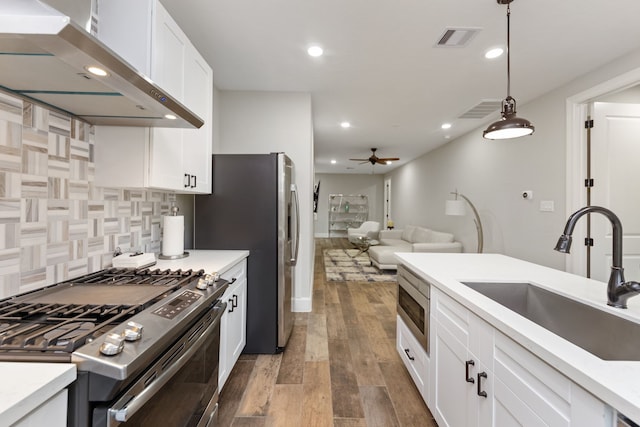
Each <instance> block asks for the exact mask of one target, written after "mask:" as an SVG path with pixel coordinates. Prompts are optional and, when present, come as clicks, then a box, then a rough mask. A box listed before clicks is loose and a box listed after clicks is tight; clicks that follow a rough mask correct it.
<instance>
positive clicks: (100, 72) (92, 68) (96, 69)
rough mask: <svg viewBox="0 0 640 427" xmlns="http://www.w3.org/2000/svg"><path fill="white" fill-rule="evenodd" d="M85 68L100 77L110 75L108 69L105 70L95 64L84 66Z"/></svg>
mask: <svg viewBox="0 0 640 427" xmlns="http://www.w3.org/2000/svg"><path fill="white" fill-rule="evenodd" d="M84 69H85V70H87V71H88V72H90V73H91V74H93V75H95V76H99V77H106V76H108V75H109V73H108V72H107V70H105V69H104V68H100V67H96V66H95V65H87V66H86V67H84Z"/></svg>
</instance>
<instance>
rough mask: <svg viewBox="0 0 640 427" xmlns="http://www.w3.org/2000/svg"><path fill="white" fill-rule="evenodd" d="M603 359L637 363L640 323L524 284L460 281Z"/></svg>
mask: <svg viewBox="0 0 640 427" xmlns="http://www.w3.org/2000/svg"><path fill="white" fill-rule="evenodd" d="M462 283H463V284H464V285H466V286H468V287H469V288H471V289H473V290H475V291H477V292H479V293H481V294H482V295H484V296H486V297H488V298H490V299H492V300H494V301H495V302H497V303H499V304H501V305H503V306H505V307H506V308H508V309H510V310H512V311H514V312H516V313H518V314H520V315H521V316H523V317H526V318H527V319H529V320H531V321H532V322H534V323H536V324H538V325H540V326H542V327H543V328H545V329H547V330H549V331H551V332H553V333H554V334H556V335H559V336H561V337H562V338H564V339H566V340H567V341H570V342H572V343H573V344H575V345H577V346H578V347H581V348H583V349H584V350H586V351H588V352H589V353H591V354H593V355H595V356H597V357H599V358H600V359H604V360H634V361H638V360H640V344H639V343H640V324H638V323H635V322H632V321H629V320H626V319H623V318H621V317H618V316H615V315H613V314H610V313H607V312H605V311H602V310H598V309H596V308H593V307H590V306H588V305H586V304H582V303H580V302H578V301H574V300H572V299H570V298H567V297H564V296H562V295H558V294H556V293H553V292H550V291H547V290H545V289H542V288H539V287H537V286H535V285H532V284H530V283H524V282H508V283H503V282H462Z"/></svg>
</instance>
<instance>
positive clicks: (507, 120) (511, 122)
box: [482, 0, 535, 139]
mask: <svg viewBox="0 0 640 427" xmlns="http://www.w3.org/2000/svg"><path fill="white" fill-rule="evenodd" d="M512 1H513V0H497V2H498V4H506V5H507V97H506V98H505V99H504V100H503V101H502V113H501V114H502V119H500V120H498V121H497V122H494V123H491V124H490V125H489V127H488V128H487V129H486V130H485V131H484V132H483V133H482V136H483V137H485V138H486V139H511V138H518V137H520V136H525V135H531V134H532V133H533V131H534V130H535V128H534V127H533V125H532V124H531V122H529V120H527V119H523V118H521V117H517V116H516V100H515V99H513V98H512V97H511V58H510V57H511V46H510V22H509V21H510V17H511V8H510V7H509V4H510V3H511V2H512Z"/></svg>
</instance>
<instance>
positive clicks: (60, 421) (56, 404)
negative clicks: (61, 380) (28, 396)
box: [0, 388, 67, 427]
mask: <svg viewBox="0 0 640 427" xmlns="http://www.w3.org/2000/svg"><path fill="white" fill-rule="evenodd" d="M0 424H2V422H1V421H0ZM3 425H4V424H3ZM66 425H67V389H66V388H65V389H63V390H60V391H59V392H58V393H56V394H54V395H53V396H52V397H50V398H49V399H48V400H47V401H45V402H44V403H42V404H41V405H40V406H38V407H37V408H35V409H34V410H33V411H31V412H30V413H29V414H27V415H25V416H24V417H23V418H21V419H20V420H19V421H18V422H16V423H14V424H12V427H37V426H47V427H66Z"/></svg>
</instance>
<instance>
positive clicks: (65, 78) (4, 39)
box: [0, 0, 204, 128]
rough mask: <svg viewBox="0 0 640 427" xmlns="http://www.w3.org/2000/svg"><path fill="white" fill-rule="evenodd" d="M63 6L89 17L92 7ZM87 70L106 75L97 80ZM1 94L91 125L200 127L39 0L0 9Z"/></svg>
mask: <svg viewBox="0 0 640 427" xmlns="http://www.w3.org/2000/svg"><path fill="white" fill-rule="evenodd" d="M45 1H47V2H49V3H50V2H54V1H53V0H45ZM54 3H56V6H57V4H62V3H65V1H64V0H55V2H54ZM66 3H69V4H74V7H75V6H77V5H78V4H80V3H83V4H88V5H89V6H88V8H89V9H91V0H80V1H78V0H66ZM74 19H77V18H76V17H74ZM90 66H97V67H100V68H103V69H105V70H106V71H107V72H108V75H107V76H105V77H98V76H94V75H93V74H91V73H90V72H89V71H88V67H90ZM0 87H1V88H3V89H5V90H7V91H9V92H13V93H16V94H19V95H22V96H24V97H27V98H30V99H33V100H34V101H36V102H39V103H43V104H46V105H48V106H51V107H54V108H56V109H58V110H62V111H64V112H66V113H69V114H71V115H74V116H77V117H79V118H81V119H83V120H85V121H87V122H89V123H92V124H96V125H113V126H153V127H182V128H199V127H201V126H202V125H203V123H204V122H203V120H202V118H200V117H198V116H197V115H195V114H194V113H193V112H191V111H190V110H189V109H187V108H186V107H185V106H184V105H182V104H181V103H179V102H178V101H177V100H175V99H174V98H172V97H171V96H170V95H168V94H167V93H166V92H165V91H164V90H162V89H161V88H160V87H158V86H157V85H155V84H154V83H153V81H151V79H150V78H148V77H147V76H145V75H144V74H142V73H140V72H138V71H137V70H135V69H134V68H133V67H132V66H131V65H129V64H128V63H127V62H126V61H125V60H123V59H122V58H120V57H119V56H118V55H117V54H115V53H114V52H113V51H112V50H110V49H109V48H108V47H107V46H105V45H104V44H103V43H101V42H100V41H99V40H98V39H97V38H96V37H94V36H92V35H91V34H90V33H89V32H88V31H85V29H83V27H82V26H81V25H79V24H78V23H76V22H74V20H73V19H72V18H71V17H70V16H68V15H67V14H65V13H64V12H60V11H58V10H56V9H54V8H53V7H51V6H48V5H46V4H44V3H43V2H40V1H37V0H1V1H0ZM171 116H173V117H175V119H171V118H170V117H171Z"/></svg>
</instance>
